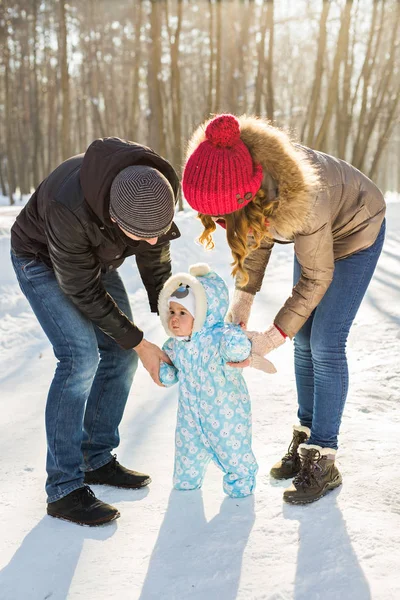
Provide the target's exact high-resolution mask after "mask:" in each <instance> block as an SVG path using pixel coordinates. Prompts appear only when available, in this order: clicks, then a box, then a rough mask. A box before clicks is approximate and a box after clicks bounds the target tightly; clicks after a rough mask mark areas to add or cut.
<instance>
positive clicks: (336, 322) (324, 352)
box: [294, 221, 385, 448]
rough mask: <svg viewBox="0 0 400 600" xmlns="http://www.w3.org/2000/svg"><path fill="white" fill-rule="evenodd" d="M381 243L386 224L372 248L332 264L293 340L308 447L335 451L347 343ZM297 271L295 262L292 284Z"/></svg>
mask: <svg viewBox="0 0 400 600" xmlns="http://www.w3.org/2000/svg"><path fill="white" fill-rule="evenodd" d="M384 239H385V221H384V222H383V224H382V228H381V230H380V233H379V235H378V237H377V239H376V241H375V242H374V244H373V245H372V246H370V247H369V248H366V249H365V250H361V251H360V252H357V253H356V254H353V255H351V256H349V257H348V258H345V259H343V260H338V261H337V262H335V271H334V275H333V281H332V283H331V285H330V286H329V288H328V290H327V292H326V294H325V295H324V297H323V298H322V300H321V302H320V303H319V305H318V306H317V308H316V309H315V310H314V311H313V313H312V314H311V316H310V318H309V319H308V320H307V321H306V323H305V324H304V325H303V327H302V328H301V329H300V331H299V332H298V333H297V334H296V336H295V338H294V365H295V375H296V386H297V396H298V404H299V409H298V417H299V420H300V423H301V424H302V425H305V426H307V427H309V428H310V429H311V436H310V439H309V440H308V443H309V444H317V445H318V446H322V447H323V448H337V447H338V434H339V428H340V423H341V420H342V414H343V408H344V403H345V401H346V397H347V391H348V387H349V372H348V367H347V358H346V342H347V337H348V334H349V331H350V327H351V325H352V323H353V321H354V318H355V316H356V314H357V311H358V309H359V306H360V304H361V301H362V299H363V297H364V295H365V292H366V291H367V288H368V285H369V283H370V281H371V278H372V275H373V273H374V270H375V267H376V264H377V262H378V258H379V256H380V253H381V250H382V246H383V241H384ZM299 277H300V265H299V262H298V260H297V259H296V258H295V262H294V283H296V282H297V281H298V280H299Z"/></svg>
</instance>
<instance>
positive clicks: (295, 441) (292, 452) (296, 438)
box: [282, 431, 302, 463]
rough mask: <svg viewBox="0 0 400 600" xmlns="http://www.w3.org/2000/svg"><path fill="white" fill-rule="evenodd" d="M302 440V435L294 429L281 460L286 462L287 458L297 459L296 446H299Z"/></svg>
mask: <svg viewBox="0 0 400 600" xmlns="http://www.w3.org/2000/svg"><path fill="white" fill-rule="evenodd" d="M301 442H302V436H301V435H300V432H299V431H294V432H293V438H292V441H291V442H290V444H289V448H288V450H287V452H286V454H285V456H284V457H283V458H282V462H283V463H284V462H287V461H289V460H296V459H297V456H298V454H297V450H298V447H299V446H300V444H301Z"/></svg>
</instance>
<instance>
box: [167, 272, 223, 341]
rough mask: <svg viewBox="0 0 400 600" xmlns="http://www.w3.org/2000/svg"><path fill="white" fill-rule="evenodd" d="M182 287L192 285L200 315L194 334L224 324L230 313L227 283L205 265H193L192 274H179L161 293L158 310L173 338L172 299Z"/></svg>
mask: <svg viewBox="0 0 400 600" xmlns="http://www.w3.org/2000/svg"><path fill="white" fill-rule="evenodd" d="M181 285H189V286H190V288H191V289H192V290H193V293H194V296H195V298H196V314H195V316H194V324H193V332H192V333H197V332H199V331H200V330H202V329H207V328H212V327H214V326H215V325H217V324H223V322H224V319H225V316H226V313H227V312H228V304H229V293H228V288H227V286H226V283H225V282H224V280H223V279H222V278H221V277H220V276H219V275H217V273H215V272H214V271H212V270H211V268H210V267H209V266H208V265H207V264H205V263H199V264H196V265H192V266H191V267H190V268H189V273H177V274H176V275H172V276H171V277H170V278H169V279H168V280H167V281H166V282H165V285H164V287H163V289H162V291H161V293H160V297H159V301H158V311H159V314H160V318H161V322H162V325H163V327H164V329H165V331H166V333H167V335H169V336H171V337H175V334H174V333H173V331H171V330H170V329H169V327H168V319H169V305H168V298H169V297H170V296H171V294H172V292H174V291H175V290H176V289H177V288H178V287H180V286H181Z"/></svg>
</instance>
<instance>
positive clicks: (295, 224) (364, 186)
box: [237, 117, 385, 338]
mask: <svg viewBox="0 0 400 600" xmlns="http://www.w3.org/2000/svg"><path fill="white" fill-rule="evenodd" d="M239 121H240V128H241V138H242V140H243V141H244V142H245V144H246V145H247V146H248V148H249V150H250V152H251V154H252V156H253V159H254V160H255V162H258V163H261V165H262V167H263V170H264V180H263V188H264V189H265V191H266V192H267V195H268V197H269V199H272V198H274V197H276V199H277V203H276V208H275V209H274V212H273V214H272V215H271V217H270V218H269V221H270V233H271V235H272V238H275V239H272V240H271V241H268V240H265V241H264V243H263V244H262V246H261V247H260V248H258V249H257V250H255V251H254V252H252V253H251V254H250V255H249V256H248V257H247V259H246V261H245V268H246V270H247V272H248V274H249V276H250V279H249V282H248V283H247V285H246V286H245V287H243V288H239V289H242V290H244V291H246V292H249V293H251V294H255V293H256V292H258V291H259V290H260V288H261V285H262V281H263V277H264V273H265V269H266V266H267V264H268V260H269V257H270V254H271V250H272V248H273V245H274V243H275V241H282V239H286V240H288V241H292V242H294V251H295V254H296V257H297V259H298V261H299V263H300V266H301V276H300V280H299V281H298V283H297V284H296V285H295V286H294V288H293V291H292V295H291V296H290V298H288V299H287V300H286V302H285V304H284V306H283V307H282V308H281V309H280V311H279V312H278V314H277V315H276V317H275V320H274V323H275V324H276V325H277V326H278V327H279V328H280V329H281V330H282V331H283V332H285V333H286V334H287V335H288V336H289V337H290V338H292V337H294V335H295V334H296V333H297V332H298V331H299V329H300V328H301V327H302V325H303V324H304V323H305V321H306V320H307V319H308V317H309V316H310V315H311V313H312V311H313V310H314V308H316V306H318V304H319V302H320V301H321V300H322V298H323V296H324V294H325V292H326V291H327V289H328V287H329V285H330V283H331V281H332V278H333V271H334V262H335V261H336V260H340V259H343V258H346V257H347V256H350V255H351V254H354V253H355V252H359V251H360V250H363V249H365V248H368V247H369V246H371V245H372V244H373V243H374V241H375V239H376V237H377V235H378V233H379V230H380V228H381V225H382V222H383V219H384V216H385V200H384V198H383V195H382V193H381V192H380V190H379V189H378V188H377V187H376V185H375V184H374V183H372V181H371V180H370V179H368V177H366V176H365V175H364V174H363V173H361V172H360V171H358V169H356V168H355V167H353V166H351V165H350V164H348V163H346V162H345V161H343V160H339V159H337V158H334V157H333V156H329V155H327V154H324V153H322V152H317V151H315V150H311V149H310V148H306V147H304V146H299V145H294V144H292V143H291V142H290V141H289V140H288V138H287V136H286V135H285V134H284V133H282V132H281V131H279V130H278V129H275V128H273V127H270V126H268V125H267V124H266V123H265V122H263V121H261V120H259V119H256V118H254V117H241V118H240V119H239ZM237 287H239V285H237Z"/></svg>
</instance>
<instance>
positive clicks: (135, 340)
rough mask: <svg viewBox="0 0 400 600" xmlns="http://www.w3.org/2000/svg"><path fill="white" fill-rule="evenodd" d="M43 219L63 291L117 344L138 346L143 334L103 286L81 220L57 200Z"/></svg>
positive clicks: (52, 258)
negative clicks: (44, 219)
mask: <svg viewBox="0 0 400 600" xmlns="http://www.w3.org/2000/svg"><path fill="white" fill-rule="evenodd" d="M45 218H46V234H47V242H48V249H49V254H50V259H51V262H52V265H53V268H54V272H55V275H56V278H57V281H58V284H59V286H60V288H61V289H62V291H63V292H64V293H65V294H66V295H67V296H68V297H69V298H70V299H71V301H72V302H73V303H74V304H75V306H76V307H77V308H78V309H79V310H80V311H81V312H82V313H83V314H84V315H85V316H86V317H87V318H88V319H90V321H92V322H93V323H94V324H95V325H97V326H98V327H99V328H100V329H101V330H102V331H104V333H106V334H107V335H109V336H110V337H112V338H113V339H114V340H115V341H116V342H117V343H118V344H119V345H120V346H122V347H123V348H126V349H130V348H134V347H135V346H137V345H138V344H139V343H140V342H141V341H142V339H143V333H142V331H141V330H140V329H139V328H138V327H136V326H135V325H134V324H133V323H132V321H130V319H128V317H127V316H126V315H125V314H124V313H123V312H122V311H121V310H120V309H119V308H118V306H117V305H116V303H115V302H114V300H113V299H112V297H111V296H110V295H109V294H108V293H107V291H106V289H105V288H104V286H103V283H102V280H101V268H100V264H99V261H98V260H97V257H96V256H95V254H94V252H93V248H92V246H91V244H90V241H89V239H88V236H87V234H86V231H85V229H84V227H83V225H82V224H81V222H80V221H79V220H78V219H77V217H76V216H75V215H74V214H73V212H71V211H70V210H69V209H68V208H67V207H65V206H64V205H63V204H61V203H58V202H51V203H50V205H49V206H48V209H47V212H46V217H45Z"/></svg>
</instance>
